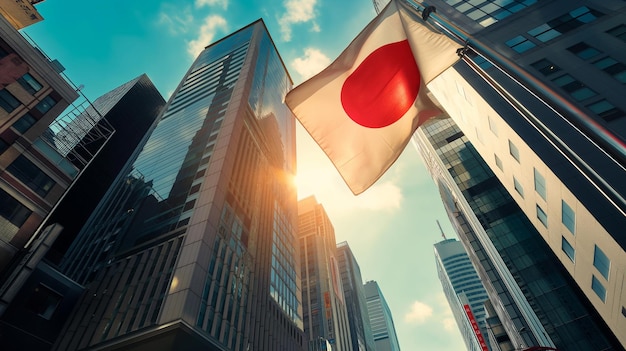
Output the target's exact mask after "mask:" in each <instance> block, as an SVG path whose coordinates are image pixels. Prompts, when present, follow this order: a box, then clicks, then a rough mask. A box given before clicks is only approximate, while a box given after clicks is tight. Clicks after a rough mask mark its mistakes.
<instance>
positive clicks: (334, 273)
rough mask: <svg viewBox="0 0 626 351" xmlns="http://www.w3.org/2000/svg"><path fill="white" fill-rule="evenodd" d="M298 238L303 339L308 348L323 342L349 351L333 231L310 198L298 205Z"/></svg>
mask: <svg viewBox="0 0 626 351" xmlns="http://www.w3.org/2000/svg"><path fill="white" fill-rule="evenodd" d="M298 235H299V239H300V265H301V277H302V305H303V319H304V334H305V338H306V339H307V340H308V341H309V342H310V345H318V344H319V341H318V340H320V338H322V339H325V340H327V341H328V342H329V344H330V345H331V346H332V349H333V351H348V350H352V339H351V338H350V324H349V321H348V311H347V309H346V298H345V296H344V293H343V285H342V279H341V275H340V273H339V265H338V262H337V254H336V245H337V244H336V241H335V229H334V227H333V224H332V223H331V221H330V219H329V218H328V215H327V214H326V211H325V210H324V207H323V206H322V205H321V204H319V203H317V200H316V199H315V197H313V196H309V197H306V198H304V199H302V200H300V201H298ZM316 347H317V346H316ZM309 350H310V351H312V350H317V348H314V347H313V348H312V347H309Z"/></svg>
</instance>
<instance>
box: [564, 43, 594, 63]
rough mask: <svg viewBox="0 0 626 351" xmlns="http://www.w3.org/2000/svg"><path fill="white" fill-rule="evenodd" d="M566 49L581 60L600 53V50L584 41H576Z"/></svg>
mask: <svg viewBox="0 0 626 351" xmlns="http://www.w3.org/2000/svg"><path fill="white" fill-rule="evenodd" d="M567 50H569V51H570V52H571V53H573V54H574V55H576V56H578V57H580V58H581V59H583V60H588V59H590V58H593V57H596V56H598V55H600V54H601V52H600V50H598V49H596V48H594V47H591V46H589V45H587V44H586V43H578V44H576V45H573V46H570V47H569V48H567Z"/></svg>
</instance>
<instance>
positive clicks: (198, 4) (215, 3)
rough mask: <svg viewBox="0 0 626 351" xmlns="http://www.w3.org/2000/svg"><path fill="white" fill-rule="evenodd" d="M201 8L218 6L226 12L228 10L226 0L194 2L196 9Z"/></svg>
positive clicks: (199, 0) (200, 0)
mask: <svg viewBox="0 0 626 351" xmlns="http://www.w3.org/2000/svg"><path fill="white" fill-rule="evenodd" d="M203 6H208V7H213V6H219V7H221V8H223V9H224V10H226V9H227V8H228V0H196V7H198V8H200V7H203Z"/></svg>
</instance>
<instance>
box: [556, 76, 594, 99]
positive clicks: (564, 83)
mask: <svg viewBox="0 0 626 351" xmlns="http://www.w3.org/2000/svg"><path fill="white" fill-rule="evenodd" d="M552 82H554V84H556V85H558V86H559V87H561V89H563V90H565V91H566V92H567V93H568V94H569V95H570V96H571V97H573V98H574V99H575V100H576V101H582V100H585V99H588V98H590V97H593V96H596V95H597V94H596V92H595V91H593V90H591V89H589V88H587V87H586V86H585V85H584V84H583V83H582V82H580V81H578V80H576V79H575V78H574V77H572V76H570V75H569V74H565V75H562V76H560V77H557V78H554V79H552Z"/></svg>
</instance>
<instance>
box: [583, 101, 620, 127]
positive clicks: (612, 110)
mask: <svg viewBox="0 0 626 351" xmlns="http://www.w3.org/2000/svg"><path fill="white" fill-rule="evenodd" d="M587 108H589V109H590V110H591V111H592V112H593V113H595V114H596V115H598V116H599V117H600V118H602V119H603V120H605V121H607V122H611V121H614V120H616V119H619V118H622V117H624V115H625V114H624V111H622V110H620V109H618V108H617V107H615V106H613V104H611V103H610V102H608V101H606V100H604V99H602V100H600V101H597V102H594V103H592V104H589V105H587Z"/></svg>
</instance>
